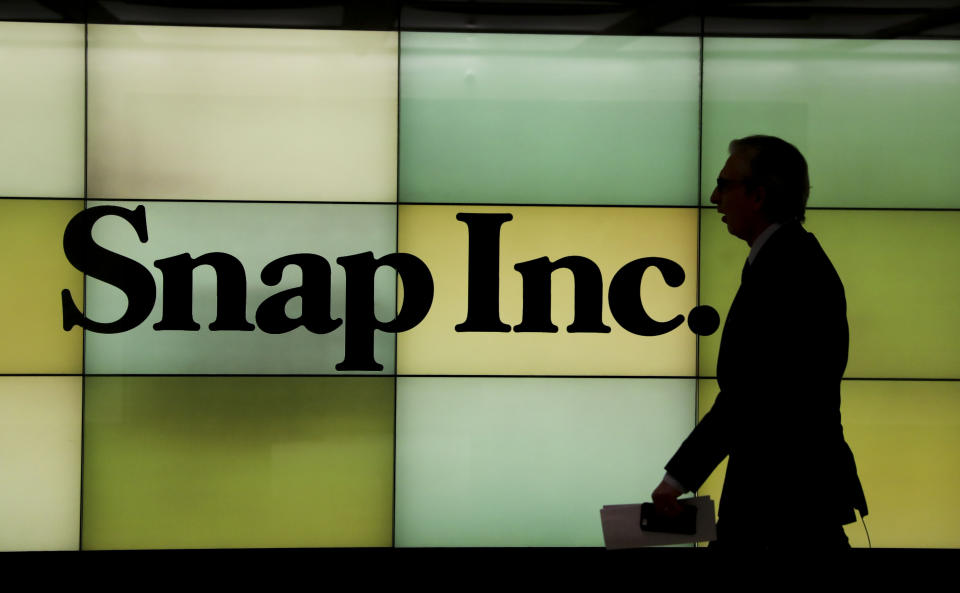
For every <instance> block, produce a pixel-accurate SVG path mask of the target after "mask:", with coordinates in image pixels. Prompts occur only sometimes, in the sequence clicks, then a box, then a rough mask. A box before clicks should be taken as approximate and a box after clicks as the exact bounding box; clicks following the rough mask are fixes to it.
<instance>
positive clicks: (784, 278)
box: [754, 223, 843, 297]
mask: <svg viewBox="0 0 960 593" xmlns="http://www.w3.org/2000/svg"><path fill="white" fill-rule="evenodd" d="M754 263H755V265H756V269H755V271H756V275H755V276H754V277H755V278H756V281H757V282H758V283H761V284H766V285H768V286H770V287H771V288H772V287H777V286H778V287H781V288H782V289H783V290H785V291H789V292H800V293H808V292H812V293H823V292H826V293H827V294H833V293H834V292H839V293H840V294H841V295H842V294H843V283H842V282H841V280H840V276H839V274H838V273H837V270H836V268H834V266H833V263H832V262H831V261H830V258H829V257H828V256H827V254H826V252H825V251H824V249H823V247H822V246H821V245H820V242H819V241H818V240H817V238H816V237H815V236H814V235H813V234H812V233H810V232H808V231H807V230H806V229H804V228H803V226H802V225H801V224H800V223H791V224H786V225H783V226H782V227H781V228H780V229H778V230H777V232H776V233H774V234H773V235H772V236H771V237H770V240H769V241H768V242H767V244H766V245H764V246H763V249H761V250H760V253H759V254H757V258H756V260H755V262H754ZM834 289H835V290H834ZM821 296H823V297H826V294H823V295H821Z"/></svg>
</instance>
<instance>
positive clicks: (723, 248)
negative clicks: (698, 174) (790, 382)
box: [700, 211, 960, 378]
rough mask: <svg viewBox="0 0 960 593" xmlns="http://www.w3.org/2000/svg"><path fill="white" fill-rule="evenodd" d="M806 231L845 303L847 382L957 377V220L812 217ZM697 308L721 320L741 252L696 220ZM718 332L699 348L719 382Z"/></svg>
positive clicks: (865, 214) (740, 246)
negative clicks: (708, 309) (823, 257)
mask: <svg viewBox="0 0 960 593" xmlns="http://www.w3.org/2000/svg"><path fill="white" fill-rule="evenodd" d="M806 228H807V230H809V231H810V232H812V233H813V234H814V235H815V236H816V237H817V239H818V241H819V242H820V244H821V245H822V246H823V248H824V250H825V251H826V253H827V255H828V256H829V257H830V259H831V261H832V262H833V264H834V267H836V269H837V272H838V273H839V274H840V279H841V280H842V281H843V285H844V289H845V292H846V297H847V319H848V322H849V324H850V357H849V361H848V363H847V370H846V373H845V376H847V377H877V378H880V377H904V378H957V377H958V372H957V369H958V368H960V315H958V312H957V303H958V302H960V281H958V278H957V275H956V274H955V273H953V270H955V269H956V262H957V261H960V213H958V212H903V211H894V212H878V211H872V212H871V211H810V212H808V213H807V224H806ZM701 232H702V236H701V252H700V258H701V259H700V273H701V286H702V292H701V297H700V300H701V302H702V303H707V304H710V305H712V306H713V307H714V308H716V309H717V310H718V311H720V312H721V323H722V322H723V320H725V318H726V313H727V311H728V309H729V308H730V303H731V302H732V301H733V296H734V294H736V290H737V286H738V284H739V282H740V270H741V268H742V267H743V262H744V260H745V259H746V257H747V254H748V253H749V249H748V247H747V244H746V243H745V242H743V241H741V240H739V239H737V238H735V237H733V236H732V235H730V234H729V233H727V230H726V228H725V226H724V225H723V223H721V222H720V220H719V215H718V214H717V213H716V212H714V211H704V212H703V224H702V226H701ZM719 344H720V332H717V333H716V334H714V335H713V336H710V337H707V338H704V339H702V340H701V341H700V369H701V373H702V374H704V375H714V374H715V373H716V357H717V351H718V349H719Z"/></svg>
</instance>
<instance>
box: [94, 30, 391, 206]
mask: <svg viewBox="0 0 960 593" xmlns="http://www.w3.org/2000/svg"><path fill="white" fill-rule="evenodd" d="M397 53H398V33H397V32H396V31H392V32H391V31H329V30H327V31H308V30H287V29H230V28H204V27H148V26H130V25H122V26H116V25H90V27H89V58H88V67H89V75H88V81H89V86H88V96H89V103H90V110H89V115H88V130H89V131H88V134H89V161H88V178H87V180H88V189H89V195H90V196H92V197H104V198H121V199H123V198H195V199H214V200H215V199H221V200H222V199H233V200H312V201H331V200H334V201H354V202H356V201H363V202H367V201H388V202H392V201H395V200H396V169H397V164H396V161H397V71H398V65H397Z"/></svg>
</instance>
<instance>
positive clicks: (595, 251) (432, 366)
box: [397, 205, 697, 376]
mask: <svg viewBox="0 0 960 593" xmlns="http://www.w3.org/2000/svg"><path fill="white" fill-rule="evenodd" d="M460 212H479V213H510V214H512V215H513V220H511V221H509V222H505V223H504V224H503V225H502V227H501V237H500V261H499V277H500V319H501V320H502V322H503V323H505V324H509V325H510V326H516V325H518V324H519V323H520V322H521V320H522V312H523V302H522V301H523V298H522V296H523V286H522V277H521V275H520V273H518V272H517V271H516V270H515V269H514V264H516V263H519V262H525V261H528V260H532V259H536V258H539V257H543V256H546V257H548V258H550V261H556V260H558V259H560V258H563V257H566V256H571V255H577V256H582V257H586V258H589V259H590V260H592V261H593V262H594V263H596V265H597V266H598V268H599V269H600V272H601V274H602V278H603V295H602V307H603V323H604V324H606V325H607V326H609V327H610V328H611V332H610V333H568V332H567V326H568V325H569V324H570V323H572V321H573V311H574V298H573V297H574V294H573V292H574V282H573V280H572V275H571V272H570V271H568V270H559V271H557V272H555V273H554V274H553V275H552V299H551V309H552V313H551V320H552V322H553V324H554V325H556V326H557V328H558V330H559V331H558V332H557V333H537V332H530V333H518V332H515V331H510V332H505V333H500V332H457V331H455V329H454V327H455V326H456V325H458V324H460V323H462V322H463V321H464V320H465V319H466V315H467V289H468V283H467V273H468V271H467V267H468V266H467V263H468V231H467V229H468V227H467V225H466V224H465V223H464V222H461V221H459V220H457V219H456V215H457V213H460ZM399 217H400V221H399V224H400V226H399V238H400V251H402V252H406V253H412V254H414V255H416V256H417V257H419V258H421V259H422V260H423V261H424V262H426V264H427V266H428V267H429V268H430V270H431V272H432V274H433V279H434V283H435V289H436V293H435V296H434V302H433V308H432V309H431V311H430V314H429V315H428V316H427V318H426V319H424V320H423V321H422V322H421V323H420V324H419V325H418V326H417V327H415V328H413V329H412V330H410V331H407V332H404V333H401V334H400V335H399V336H398V342H397V344H398V345H397V352H398V362H397V365H398V367H397V368H398V372H399V373H401V374H480V375H498V374H504V375H529V374H549V375H655V376H691V375H692V374H693V372H694V367H695V356H694V354H695V348H696V342H695V338H696V336H695V335H694V333H693V332H692V331H691V330H690V329H689V328H688V327H687V324H686V322H684V323H682V324H681V325H680V326H679V327H677V328H675V329H673V330H672V331H670V332H668V333H666V334H664V335H659V336H653V337H647V336H640V335H636V334H633V333H630V332H628V331H626V330H625V329H623V328H622V327H621V326H620V325H619V324H618V323H617V321H616V320H615V319H614V318H613V316H612V314H611V313H610V308H609V304H608V300H607V293H608V290H609V287H610V282H611V279H612V278H613V276H614V274H615V273H616V272H617V271H618V270H619V269H620V268H621V267H622V266H624V265H625V264H627V263H628V262H630V261H632V260H635V259H639V258H644V257H661V258H667V259H670V260H672V261H674V262H676V263H678V264H679V265H680V266H681V267H682V268H683V270H684V272H685V275H686V276H685V279H684V281H683V283H682V284H681V285H680V286H679V287H676V288H673V287H670V286H668V285H667V284H666V282H665V281H664V279H663V277H662V275H661V274H660V272H658V271H657V270H648V271H647V273H646V274H645V275H644V280H643V286H642V289H641V291H640V294H639V295H637V301H638V303H637V305H638V306H639V302H642V304H643V307H644V308H645V309H646V312H647V313H648V314H649V315H650V317H652V318H653V319H655V320H657V321H669V320H671V319H673V318H674V317H675V316H677V315H683V316H684V317H686V316H687V314H688V313H689V311H690V310H691V309H692V308H693V307H694V306H695V305H696V285H697V279H696V269H697V259H696V246H697V241H696V232H697V211H696V210H695V209H689V208H687V209H682V208H584V207H580V208H577V207H535V206H533V207H506V206H500V207H472V206H471V207H457V206H436V205H434V206H412V205H411V206H400V214H399Z"/></svg>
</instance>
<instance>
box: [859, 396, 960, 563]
mask: <svg viewBox="0 0 960 593" xmlns="http://www.w3.org/2000/svg"><path fill="white" fill-rule="evenodd" d="M842 413H843V427H844V434H845V435H846V438H847V442H848V443H849V444H850V447H851V448H852V449H853V453H854V455H856V459H857V469H858V470H859V473H860V481H861V482H862V484H863V489H864V492H865V493H866V496H867V505H868V506H869V508H870V514H869V515H867V520H866V523H867V528H868V529H869V530H870V538H871V539H872V541H873V545H874V547H897V548H900V547H904V548H907V547H909V548H913V547H916V548H929V547H944V548H957V547H960V534H958V531H957V526H958V525H960V509H958V508H957V505H956V504H955V501H956V494H955V493H956V492H957V491H958V489H960V473H958V472H957V468H958V467H960V383H957V382H940V381H844V383H843V407H842ZM931 488H933V489H934V490H935V491H936V492H940V493H942V496H941V497H936V496H934V497H931V494H930V493H931ZM927 499H931V502H930V503H929V504H910V502H909V501H923V500H927ZM846 530H847V535H848V537H849V538H850V543H851V544H852V545H854V546H866V545H867V538H866V535H865V534H864V531H863V527H862V526H861V525H860V524H856V525H848V526H847V527H846Z"/></svg>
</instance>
